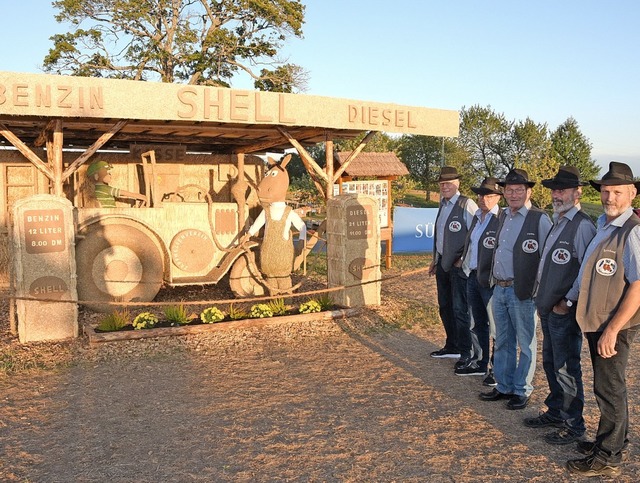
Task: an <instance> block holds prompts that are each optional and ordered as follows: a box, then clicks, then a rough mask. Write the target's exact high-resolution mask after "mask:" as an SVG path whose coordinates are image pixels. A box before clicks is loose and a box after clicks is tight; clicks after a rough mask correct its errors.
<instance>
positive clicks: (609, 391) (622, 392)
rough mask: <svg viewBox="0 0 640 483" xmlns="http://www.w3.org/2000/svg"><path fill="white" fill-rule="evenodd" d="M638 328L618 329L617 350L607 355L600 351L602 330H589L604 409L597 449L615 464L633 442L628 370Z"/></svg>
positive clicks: (595, 389)
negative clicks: (615, 352)
mask: <svg viewBox="0 0 640 483" xmlns="http://www.w3.org/2000/svg"><path fill="white" fill-rule="evenodd" d="M637 330H638V327H632V328H630V329H626V330H621V331H620V332H618V339H617V341H616V351H617V354H616V355H615V356H613V357H609V358H606V359H605V358H604V357H600V356H599V355H598V340H599V339H600V336H601V335H602V332H586V333H585V336H586V337H587V342H588V343H589V353H590V354H591V364H592V365H593V392H594V394H595V396H596V401H597V403H598V408H599V409H600V421H599V422H598V432H597V433H596V450H597V451H598V454H599V455H600V456H602V457H603V458H604V459H605V460H607V462H609V463H612V464H619V463H620V461H621V459H622V453H621V451H622V449H623V448H624V447H625V446H626V445H627V444H628V442H629V439H628V433H629V406H628V403H627V381H626V371H627V363H628V362H629V347H630V346H631V343H632V342H633V339H634V338H635V335H636V332H637Z"/></svg>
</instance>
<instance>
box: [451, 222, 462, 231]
mask: <svg viewBox="0 0 640 483" xmlns="http://www.w3.org/2000/svg"><path fill="white" fill-rule="evenodd" d="M460 230H462V223H460V222H459V221H452V222H451V223H449V231H452V232H454V233H457V232H459V231H460Z"/></svg>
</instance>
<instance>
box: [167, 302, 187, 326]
mask: <svg viewBox="0 0 640 483" xmlns="http://www.w3.org/2000/svg"><path fill="white" fill-rule="evenodd" d="M164 316H165V318H166V319H167V320H168V321H169V322H170V323H171V325H185V324H188V323H189V321H190V318H189V314H188V313H187V309H185V307H184V305H183V304H180V305H169V306H168V307H165V309H164Z"/></svg>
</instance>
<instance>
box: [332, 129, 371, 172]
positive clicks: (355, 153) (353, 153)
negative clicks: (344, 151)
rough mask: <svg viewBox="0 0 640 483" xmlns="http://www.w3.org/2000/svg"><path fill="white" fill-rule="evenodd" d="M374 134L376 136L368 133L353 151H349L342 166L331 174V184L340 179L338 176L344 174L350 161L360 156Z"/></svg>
mask: <svg viewBox="0 0 640 483" xmlns="http://www.w3.org/2000/svg"><path fill="white" fill-rule="evenodd" d="M375 134H376V132H375V131H369V132H368V133H367V135H366V136H365V137H364V139H363V140H362V141H361V142H360V144H359V145H358V147H357V148H356V149H354V150H353V151H351V154H350V155H349V157H348V158H347V159H346V161H345V162H344V163H343V164H342V166H340V168H339V169H338V171H336V172H335V173H334V174H333V182H334V183H335V182H336V181H337V180H338V178H340V175H342V173H344V170H345V169H347V168H348V167H349V164H351V161H353V160H354V159H355V158H356V157H357V156H358V154H360V151H362V150H363V149H364V147H365V146H366V145H367V143H368V142H369V141H370V140H371V138H372V137H373V136H374V135H375Z"/></svg>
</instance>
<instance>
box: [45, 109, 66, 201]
mask: <svg viewBox="0 0 640 483" xmlns="http://www.w3.org/2000/svg"><path fill="white" fill-rule="evenodd" d="M63 141H64V136H63V134H62V119H56V120H55V121H54V127H53V139H52V141H51V142H49V141H47V159H48V161H49V166H50V167H51V169H52V171H53V194H54V195H56V196H64V191H63V190H62V185H63V183H64V180H63V179H62V169H63V165H62V162H63V160H62V145H63Z"/></svg>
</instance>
